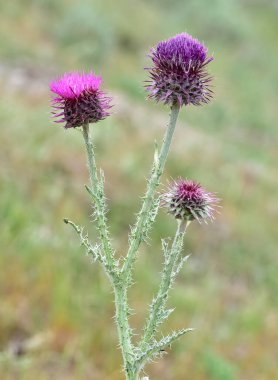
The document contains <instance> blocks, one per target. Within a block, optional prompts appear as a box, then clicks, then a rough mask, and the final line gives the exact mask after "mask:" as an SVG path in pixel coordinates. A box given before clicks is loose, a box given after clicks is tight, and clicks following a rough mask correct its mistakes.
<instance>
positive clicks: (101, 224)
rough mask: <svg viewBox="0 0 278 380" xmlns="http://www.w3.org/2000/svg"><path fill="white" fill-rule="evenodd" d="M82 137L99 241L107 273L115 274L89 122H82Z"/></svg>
mask: <svg viewBox="0 0 278 380" xmlns="http://www.w3.org/2000/svg"><path fill="white" fill-rule="evenodd" d="M82 132H83V137H84V141H85V146H86V151H87V159H88V169H89V176H90V189H89V190H90V194H91V196H92V198H93V201H94V206H95V209H96V213H95V214H96V222H97V227H98V230H99V234H100V241H101V244H102V248H103V253H104V255H105V257H106V260H107V267H108V268H109V272H110V273H109V274H110V275H112V276H113V275H115V272H116V268H115V265H116V260H115V258H114V251H113V248H112V246H111V242H110V238H109V233H108V228H107V224H106V218H105V205H104V204H103V199H104V194H103V189H102V188H100V186H99V180H98V175H97V169H96V162H95V155H94V147H93V144H92V141H91V138H90V130H89V124H84V125H83V127H82Z"/></svg>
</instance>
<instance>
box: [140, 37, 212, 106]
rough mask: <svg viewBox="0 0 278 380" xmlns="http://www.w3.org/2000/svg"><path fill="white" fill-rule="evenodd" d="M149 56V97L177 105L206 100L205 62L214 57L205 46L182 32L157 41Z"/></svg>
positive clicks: (207, 87) (207, 94)
mask: <svg viewBox="0 0 278 380" xmlns="http://www.w3.org/2000/svg"><path fill="white" fill-rule="evenodd" d="M149 56H150V58H151V59H152V61H153V64H154V65H153V67H150V68H148V71H149V73H150V77H151V80H149V81H147V82H148V85H147V86H146V88H147V91H148V92H149V93H150V94H149V97H150V98H153V99H155V100H156V101H157V102H163V103H164V104H170V105H172V104H179V106H180V107H181V106H183V105H188V104H194V105H196V106H198V105H201V104H202V103H208V102H209V100H210V99H211V97H212V94H213V93H212V91H211V89H210V82H211V80H212V77H210V76H209V75H208V73H207V72H206V65H207V64H208V63H209V62H211V61H212V60H213V57H209V58H208V57H207V48H206V47H205V46H204V45H203V44H201V43H200V42H199V41H198V40H196V39H194V38H193V37H191V36H190V35H189V34H187V33H181V34H178V35H176V36H175V37H173V38H170V39H169V40H166V41H162V42H159V43H158V45H157V46H156V47H154V48H152V49H151V52H150V55H149Z"/></svg>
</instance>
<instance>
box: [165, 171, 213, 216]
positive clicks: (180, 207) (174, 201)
mask: <svg viewBox="0 0 278 380" xmlns="http://www.w3.org/2000/svg"><path fill="white" fill-rule="evenodd" d="M218 202H219V200H218V198H216V196H215V195H214V194H213V193H209V192H207V191H206V190H205V189H204V188H203V187H202V186H201V185H200V184H199V183H196V182H194V181H191V180H187V179H182V178H180V179H178V180H177V181H175V182H174V183H172V184H171V186H170V187H169V189H168V191H167V192H166V193H165V194H163V195H162V203H163V205H164V206H165V207H166V208H167V209H168V212H169V213H170V214H173V215H174V217H175V218H176V219H183V220H188V221H191V220H194V219H197V220H198V221H199V222H200V221H201V220H202V219H213V213H214V209H215V206H216V204H217V203H218Z"/></svg>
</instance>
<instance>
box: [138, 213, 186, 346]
mask: <svg viewBox="0 0 278 380" xmlns="http://www.w3.org/2000/svg"><path fill="white" fill-rule="evenodd" d="M188 224H189V222H186V221H182V220H179V219H178V227H177V231H176V235H175V238H174V240H173V243H172V247H171V250H170V253H169V257H167V258H165V264H164V269H163V274H162V278H161V283H160V286H159V289H158V292H157V296H156V297H155V299H154V301H153V303H152V305H151V310H150V315H149V319H148V321H147V323H146V326H145V328H144V334H143V337H142V339H141V342H140V344H139V346H140V348H141V350H142V351H145V350H146V348H147V347H148V344H149V343H151V341H152V339H153V338H154V336H155V334H156V331H157V327H158V325H159V324H160V323H161V322H160V321H161V318H159V314H160V313H163V311H164V308H165V304H166V301H167V299H168V294H169V290H170V287H171V284H172V282H173V280H174V278H173V277H174V276H173V273H174V269H175V264H176V262H177V260H178V258H179V256H180V254H181V250H182V245H183V238H184V235H185V232H186V229H187V226H188Z"/></svg>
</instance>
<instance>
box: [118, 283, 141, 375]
mask: <svg viewBox="0 0 278 380" xmlns="http://www.w3.org/2000/svg"><path fill="white" fill-rule="evenodd" d="M114 291H115V304H116V322H117V328H118V334H119V341H120V346H121V350H122V356H123V361H124V370H125V374H126V379H127V380H133V379H134V380H136V379H137V378H136V377H132V376H134V371H133V363H134V352H133V346H132V342H131V330H130V326H129V323H128V304H127V296H126V291H127V289H126V287H125V286H123V285H122V284H121V283H119V284H118V285H116V286H115V288H114Z"/></svg>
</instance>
